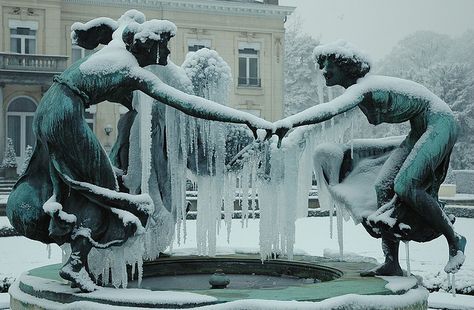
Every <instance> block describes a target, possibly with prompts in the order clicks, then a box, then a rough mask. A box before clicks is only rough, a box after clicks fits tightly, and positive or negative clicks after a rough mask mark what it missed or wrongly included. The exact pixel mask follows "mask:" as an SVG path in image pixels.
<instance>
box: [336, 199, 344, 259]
mask: <svg viewBox="0 0 474 310" xmlns="http://www.w3.org/2000/svg"><path fill="white" fill-rule="evenodd" d="M336 217H337V241H338V244H339V258H340V260H341V261H343V260H344V221H343V219H344V218H343V210H342V207H341V206H339V205H337V207H336Z"/></svg>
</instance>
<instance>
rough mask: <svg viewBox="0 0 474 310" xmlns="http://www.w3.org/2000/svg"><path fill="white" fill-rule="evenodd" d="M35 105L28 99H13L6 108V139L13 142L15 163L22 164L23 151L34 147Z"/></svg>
mask: <svg viewBox="0 0 474 310" xmlns="http://www.w3.org/2000/svg"><path fill="white" fill-rule="evenodd" d="M35 111H36V104H35V102H34V101H33V100H31V99H30V98H28V97H17V98H15V99H13V100H12V101H11V102H10V104H9V105H8V108H7V137H9V138H11V139H12V141H13V146H14V148H15V153H16V156H17V162H19V163H21V162H23V158H24V156H25V149H26V147H27V146H28V145H30V146H34V145H35V142H36V140H35V137H34V134H33V117H34V114H35Z"/></svg>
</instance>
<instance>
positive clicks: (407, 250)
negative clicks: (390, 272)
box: [405, 241, 411, 277]
mask: <svg viewBox="0 0 474 310" xmlns="http://www.w3.org/2000/svg"><path fill="white" fill-rule="evenodd" d="M405 253H406V260H407V277H409V276H411V268H410V242H409V241H405Z"/></svg>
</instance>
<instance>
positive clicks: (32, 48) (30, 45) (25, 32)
mask: <svg viewBox="0 0 474 310" xmlns="http://www.w3.org/2000/svg"><path fill="white" fill-rule="evenodd" d="M9 27H10V51H11V52H13V53H19V54H36V31H37V29H38V23H36V22H32V21H15V20H10V21H9Z"/></svg>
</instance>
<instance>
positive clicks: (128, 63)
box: [79, 39, 138, 75]
mask: <svg viewBox="0 0 474 310" xmlns="http://www.w3.org/2000/svg"><path fill="white" fill-rule="evenodd" d="M137 66H138V62H137V60H136V58H135V57H134V56H133V55H132V54H131V53H130V52H129V51H127V50H126V49H125V46H124V45H123V42H122V41H119V40H115V39H114V40H112V41H111V42H110V43H109V44H108V45H107V46H104V48H102V49H101V50H99V51H97V52H95V53H94V54H93V55H92V56H90V57H89V59H87V60H86V61H84V62H83V63H82V64H81V65H80V66H79V70H81V72H82V73H83V74H85V75H106V74H112V73H114V72H120V71H121V70H123V69H125V68H132V67H137Z"/></svg>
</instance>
